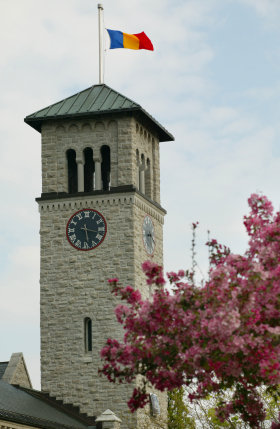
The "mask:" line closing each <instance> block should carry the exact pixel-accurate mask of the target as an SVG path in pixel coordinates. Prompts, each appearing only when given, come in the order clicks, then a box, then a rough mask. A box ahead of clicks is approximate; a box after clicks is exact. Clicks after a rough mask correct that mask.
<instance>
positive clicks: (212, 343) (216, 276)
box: [101, 194, 280, 428]
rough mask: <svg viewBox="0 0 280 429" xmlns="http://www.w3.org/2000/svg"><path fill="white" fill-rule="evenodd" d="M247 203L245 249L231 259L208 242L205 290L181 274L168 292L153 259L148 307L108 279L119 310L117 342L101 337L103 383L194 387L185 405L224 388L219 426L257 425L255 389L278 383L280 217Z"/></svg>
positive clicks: (143, 399) (139, 395) (138, 399)
mask: <svg viewBox="0 0 280 429" xmlns="http://www.w3.org/2000/svg"><path fill="white" fill-rule="evenodd" d="M249 205H250V209H251V212H250V214H249V215H248V216H245V217H244V225H245V227H246V230H247V233H248V236H249V243H248V249H247V251H246V252H245V253H244V255H235V254H232V253H231V252H230V250H229V249H228V248H227V247H226V246H222V245H220V244H219V243H218V242H217V241H216V240H211V241H210V242H209V243H207V245H208V246H209V248H210V252H211V258H210V262H211V269H210V275H209V279H208V280H207V281H206V282H205V284H204V285H203V286H202V287H198V286H196V285H195V284H194V281H193V278H191V275H190V274H188V273H189V272H188V271H184V270H180V271H179V272H170V273H168V274H167V276H168V280H169V282H170V284H171V286H172V293H171V292H170V291H169V290H167V289H165V288H164V287H163V286H164V284H165V279H164V277H163V272H162V267H161V266H159V265H157V264H156V263H154V262H152V261H146V262H144V263H143V265H142V269H143V272H144V273H145V275H146V278H147V284H149V285H154V286H156V288H155V293H154V294H153V296H152V298H151V299H150V300H143V299H142V297H141V294H140V292H139V291H137V290H135V288H133V287H132V286H126V287H122V286H121V285H120V284H119V283H118V279H111V280H110V283H111V284H112V292H113V293H114V294H115V295H116V296H117V297H118V298H119V299H120V300H122V301H125V304H126V305H121V304H119V305H118V306H117V308H116V310H115V311H116V316H117V320H118V322H119V323H121V324H122V325H123V328H124V338H123V342H120V343H119V342H117V341H116V340H112V339H108V341H107V344H106V345H105V347H104V348H103V349H102V351H101V357H102V359H103V361H104V366H103V368H102V369H101V372H102V373H103V374H104V375H106V376H107V378H108V379H109V380H110V381H112V382H116V381H118V382H121V383H123V382H128V383H131V382H132V381H135V380H136V378H137V377H138V376H139V374H141V376H144V377H145V380H146V382H147V383H151V384H152V385H153V386H154V387H155V388H157V389H159V390H166V389H167V390H171V389H174V388H175V387H179V386H181V385H183V384H187V385H188V384H191V385H192V387H193V386H195V392H194V394H193V395H192V396H191V399H192V400H195V399H198V398H205V397H207V395H208V394H209V392H222V391H223V389H224V387H230V388H231V389H233V392H234V395H233V398H232V400H230V401H228V402H225V403H224V405H223V406H221V407H219V408H218V409H217V416H218V417H219V418H220V420H221V421H223V420H224V419H226V418H228V417H229V416H230V415H231V414H234V413H236V412H238V413H240V415H241V416H242V418H243V420H244V421H245V422H247V423H248V424H249V425H250V427H252V428H259V427H260V422H262V421H263V419H264V418H265V413H264V408H263V404H262V400H261V398H260V397H259V395H258V391H257V387H258V386H259V385H265V386H267V387H269V388H270V389H272V390H273V389H275V390H277V389H278V385H279V384H280V362H279V356H280V342H279V335H280V214H279V213H276V214H273V208H272V205H271V203H270V202H269V201H268V200H267V198H266V197H264V196H259V195H257V194H253V195H251V197H250V198H249ZM195 225H196V224H195ZM193 227H195V226H193ZM183 278H186V279H189V281H186V282H184V281H183ZM147 400H148V396H147V393H146V390H145V384H144V387H143V389H140V390H139V389H135V390H134V392H133V395H132V398H131V399H130V401H129V407H130V409H131V410H132V411H135V410H136V409H137V408H139V407H142V406H144V405H145V404H146V403H147ZM275 425H277V423H275V424H274V426H272V427H275V428H277V426H275Z"/></svg>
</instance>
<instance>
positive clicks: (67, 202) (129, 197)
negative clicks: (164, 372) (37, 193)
mask: <svg viewBox="0 0 280 429" xmlns="http://www.w3.org/2000/svg"><path fill="white" fill-rule="evenodd" d="M136 125H137V124H136V122H135V121H134V119H133V118H120V119H118V121H112V120H107V119H106V120H100V121H93V120H89V121H84V120H79V121H71V122H70V121H65V122H61V123H47V124H45V125H44V127H43V130H42V182H43V183H42V190H43V192H44V193H46V192H67V191H68V189H67V188H68V180H67V162H66V151H67V150H68V149H74V150H76V153H77V157H80V156H82V151H83V150H84V149H85V148H86V147H91V148H92V149H93V154H94V158H95V157H98V153H99V151H100V147H101V146H102V145H103V144H106V145H109V146H110V149H111V186H120V185H128V184H134V185H136V183H137V180H136V174H137V169H138V166H137V162H136V149H137V148H138V150H139V151H140V152H141V153H143V154H144V156H145V159H147V158H149V159H150V162H151V170H152V174H151V177H154V179H153V184H152V186H151V187H152V189H153V190H152V192H153V195H154V199H155V200H156V201H159V176H158V175H159V153H158V142H157V141H156V139H155V138H153V137H151V135H150V138H149V135H148V133H147V131H145V130H144V131H143V130H142V134H141V130H140V128H139V125H138V129H137V126H136ZM145 133H146V134H145ZM152 139H153V141H152ZM39 207H40V214H41V228H40V234H41V279H40V283H41V285H40V287H41V372H42V390H45V391H48V392H50V393H51V394H52V395H53V396H55V397H57V398H58V399H63V400H64V401H65V402H68V403H72V404H74V405H78V406H80V408H81V411H82V412H87V413H88V414H89V415H99V414H101V413H102V412H103V411H104V410H105V409H107V408H109V409H111V410H112V411H114V413H115V414H116V415H117V416H118V417H120V418H121V419H122V421H123V423H122V428H123V429H136V428H137V429H142V428H143V418H144V417H143V415H144V414H146V415H149V408H147V409H146V410H145V411H144V414H143V413H142V412H139V413H136V414H134V415H132V416H131V415H130V413H129V412H128V409H127V405H126V402H127V400H128V397H129V396H130V394H131V391H132V388H133V387H132V386H126V385H120V386H117V385H114V384H110V383H109V382H107V381H106V379H105V378H104V377H102V378H101V377H99V376H98V374H97V370H98V367H100V359H99V352H100V349H101V348H102V346H103V345H104V344H105V342H106V339H107V338H108V337H111V338H118V339H121V338H122V334H123V332H122V329H121V327H120V326H119V325H118V324H117V322H116V318H115V315H114V308H115V306H116V304H117V300H116V298H115V297H113V296H112V294H111V292H110V288H109V285H108V282H107V279H108V278H110V277H116V276H117V277H119V279H120V281H121V282H122V283H123V284H131V285H132V286H135V287H137V288H139V289H140V290H141V292H142V294H143V295H144V296H145V297H149V295H150V293H151V291H150V290H149V288H148V287H147V285H146V282H145V278H144V276H143V273H142V270H141V264H142V262H143V261H144V260H146V259H148V258H149V255H147V253H146V252H145V249H144V245H143V236H142V225H143V220H144V217H145V215H146V214H148V215H149V216H150V217H151V218H152V220H153V223H154V228H155V240H156V246H155V252H154V255H152V256H151V258H152V259H153V260H155V261H156V262H158V263H162V224H163V214H164V213H163V212H162V210H161V209H159V208H157V207H156V206H155V205H154V204H152V203H151V202H149V201H148V200H147V199H146V198H144V197H142V196H141V195H140V194H138V193H136V192H131V193H121V194H113V193H112V194H103V195H92V196H86V194H85V195H83V194H80V195H79V196H78V197H77V198H75V199H73V198H67V197H66V198H64V199H59V200H56V199H55V200H52V201H45V202H43V201H41V202H40V203H39ZM82 208H92V209H96V210H98V211H99V212H101V213H102V214H103V216H104V217H105V219H106V222H107V227H108V232H107V235H106V238H105V240H104V242H103V243H102V244H101V245H100V246H98V247H97V248H96V249H94V250H91V251H88V252H83V251H78V250H76V249H75V248H73V247H72V246H71V245H70V244H69V243H68V241H67V239H66V225H67V221H68V219H69V218H70V217H71V216H72V215H73V214H74V213H75V212H77V211H78V210H81V209H82ZM85 317H90V318H91V319H92V330H93V334H92V335H93V351H92V352H87V353H86V352H85V347H84V318H85ZM159 396H160V402H161V406H162V407H161V408H162V410H164V409H166V395H165V394H160V395H159ZM141 425H142V426H141ZM149 427H150V428H151V429H152V428H153V427H156V426H154V424H153V423H152V421H151V424H150V426H149Z"/></svg>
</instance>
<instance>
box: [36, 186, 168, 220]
mask: <svg viewBox="0 0 280 429" xmlns="http://www.w3.org/2000/svg"><path fill="white" fill-rule="evenodd" d="M36 201H37V202H38V204H39V211H40V212H41V213H42V212H44V211H53V210H68V209H72V210H80V209H82V208H85V207H91V206H93V205H94V206H95V207H104V206H107V205H110V206H111V205H119V204H134V205H136V207H138V208H140V209H141V210H143V211H145V212H146V213H147V214H149V215H151V216H153V217H154V218H156V219H158V220H159V221H160V222H161V223H163V217H164V215H165V214H166V211H165V210H164V209H163V208H162V207H161V206H160V205H159V204H157V203H155V202H154V201H152V200H151V199H150V198H148V197H147V196H146V195H144V194H142V193H141V192H139V191H138V190H137V189H136V188H135V187H133V186H119V187H117V188H111V189H110V191H93V192H80V193H75V194H67V193H64V192H61V193H49V194H42V195H41V197H40V198H36Z"/></svg>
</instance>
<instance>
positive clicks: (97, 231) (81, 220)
mask: <svg viewBox="0 0 280 429" xmlns="http://www.w3.org/2000/svg"><path fill="white" fill-rule="evenodd" d="M106 233H107V224H106V221H105V218H104V216H103V215H102V214H101V213H99V212H98V211H97V210H93V209H83V210H79V211H78V212H76V213H75V214H73V216H71V217H70V219H69V221H68V223H67V227H66V237H67V239H68V241H69V243H70V244H71V246H73V247H75V249H77V250H92V249H95V248H96V247H97V246H99V244H101V243H102V241H103V240H104V238H105V236H106Z"/></svg>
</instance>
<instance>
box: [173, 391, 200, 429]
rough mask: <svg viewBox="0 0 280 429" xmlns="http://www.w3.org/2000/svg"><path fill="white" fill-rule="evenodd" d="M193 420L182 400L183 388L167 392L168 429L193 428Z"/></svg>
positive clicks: (194, 426) (194, 425)
mask: <svg viewBox="0 0 280 429" xmlns="http://www.w3.org/2000/svg"><path fill="white" fill-rule="evenodd" d="M195 428H196V424H195V420H194V419H193V418H192V417H190V415H189V410H188V407H187V405H186V403H185V401H184V388H183V387H181V388H180V389H174V390H172V391H170V392H168V429H195Z"/></svg>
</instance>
